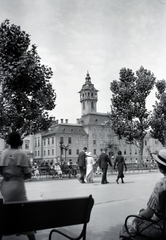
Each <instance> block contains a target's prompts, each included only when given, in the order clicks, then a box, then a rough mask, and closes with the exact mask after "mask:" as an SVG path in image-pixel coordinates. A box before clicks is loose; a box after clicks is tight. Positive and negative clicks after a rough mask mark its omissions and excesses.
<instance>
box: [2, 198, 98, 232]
mask: <svg viewBox="0 0 166 240" xmlns="http://www.w3.org/2000/svg"><path fill="white" fill-rule="evenodd" d="M93 204H94V200H93V198H92V196H91V195H90V196H89V197H80V198H69V199H57V200H40V201H27V202H12V203H11V202H10V203H3V201H2V200H1V201H0V234H2V235H3V234H5V233H7V234H13V233H14V234H15V233H19V232H27V231H34V230H42V229H48V228H56V227H62V226H70V225H76V224H84V223H88V222H89V219H90V213H91V210H92V207H93Z"/></svg>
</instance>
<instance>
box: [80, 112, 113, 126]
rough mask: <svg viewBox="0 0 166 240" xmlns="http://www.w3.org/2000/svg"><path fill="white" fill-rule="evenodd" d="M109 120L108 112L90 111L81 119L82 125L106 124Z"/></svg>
mask: <svg viewBox="0 0 166 240" xmlns="http://www.w3.org/2000/svg"><path fill="white" fill-rule="evenodd" d="M108 120H109V117H108V114H107V113H88V114H86V115H83V116H82V117H81V119H80V123H81V124H82V125H89V124H90V125H91V124H93V125H94V124H95V125H101V124H105V123H106V122H107V121H108Z"/></svg>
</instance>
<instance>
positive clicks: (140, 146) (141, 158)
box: [138, 139, 144, 163]
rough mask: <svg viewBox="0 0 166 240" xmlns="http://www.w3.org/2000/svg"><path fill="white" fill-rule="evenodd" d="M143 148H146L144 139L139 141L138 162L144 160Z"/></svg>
mask: <svg viewBox="0 0 166 240" xmlns="http://www.w3.org/2000/svg"><path fill="white" fill-rule="evenodd" d="M143 149H144V139H141V140H140V142H139V159H138V162H139V163H142V162H143Z"/></svg>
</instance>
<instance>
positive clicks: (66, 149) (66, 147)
mask: <svg viewBox="0 0 166 240" xmlns="http://www.w3.org/2000/svg"><path fill="white" fill-rule="evenodd" d="M63 149H64V150H65V162H66V152H67V151H68V149H69V145H66V146H65V145H63Z"/></svg>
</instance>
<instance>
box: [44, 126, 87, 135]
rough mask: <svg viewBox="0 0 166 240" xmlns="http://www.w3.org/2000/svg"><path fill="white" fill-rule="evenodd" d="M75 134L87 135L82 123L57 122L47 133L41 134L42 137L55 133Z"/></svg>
mask: <svg viewBox="0 0 166 240" xmlns="http://www.w3.org/2000/svg"><path fill="white" fill-rule="evenodd" d="M71 133H72V134H75V135H77V134H78V135H87V133H86V132H85V130H84V129H83V127H82V125H80V124H67V123H66V124H65V123H63V124H58V125H56V126H54V127H52V128H51V129H50V130H49V131H48V132H47V133H45V134H43V137H45V136H49V135H55V134H71Z"/></svg>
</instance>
